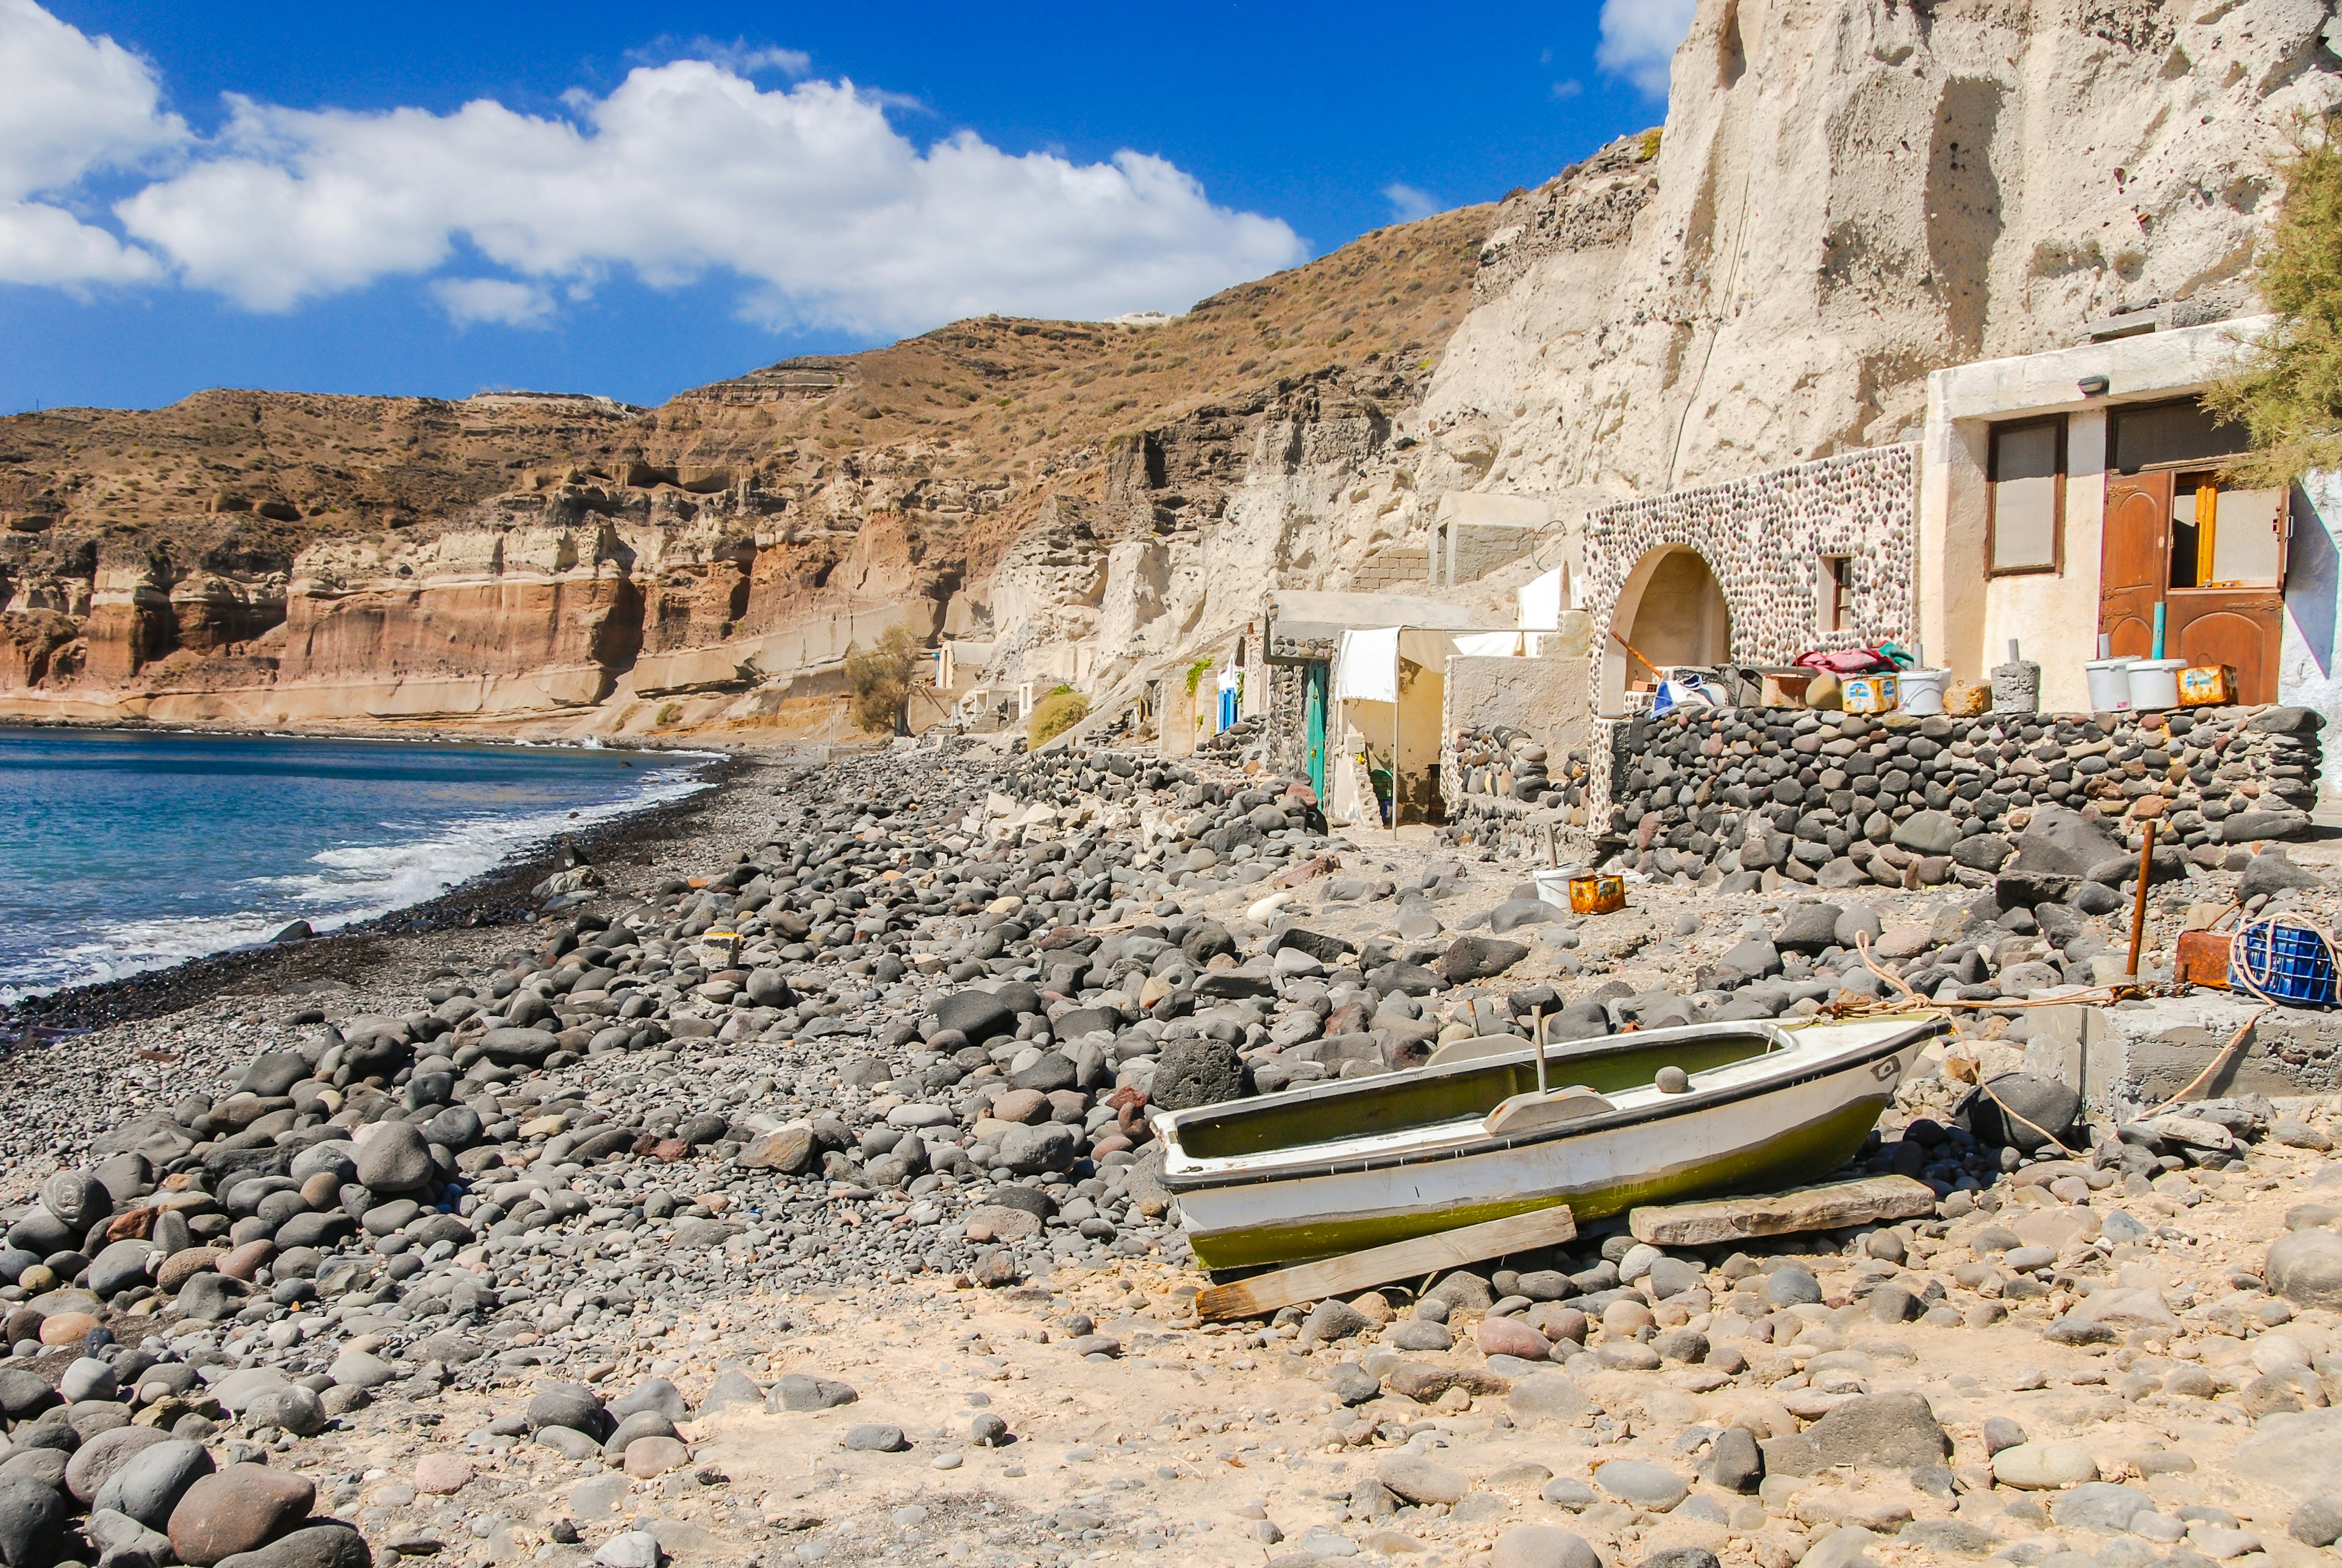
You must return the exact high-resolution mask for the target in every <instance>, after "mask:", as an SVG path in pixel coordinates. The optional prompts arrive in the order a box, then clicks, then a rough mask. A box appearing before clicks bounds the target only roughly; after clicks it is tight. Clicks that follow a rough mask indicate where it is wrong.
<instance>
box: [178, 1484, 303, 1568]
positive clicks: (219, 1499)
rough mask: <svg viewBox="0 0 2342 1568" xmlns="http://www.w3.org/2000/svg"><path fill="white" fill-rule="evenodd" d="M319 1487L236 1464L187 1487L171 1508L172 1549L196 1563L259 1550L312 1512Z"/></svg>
mask: <svg viewBox="0 0 2342 1568" xmlns="http://www.w3.org/2000/svg"><path fill="white" fill-rule="evenodd" d="M316 1495H317V1489H316V1488H315V1486H314V1485H312V1484H311V1483H309V1482H308V1481H307V1480H306V1479H305V1478H304V1477H301V1476H298V1475H295V1474H293V1473H290V1472H287V1471H283V1470H278V1469H275V1468H274V1467H272V1466H269V1465H265V1464H231V1465H228V1466H226V1467H225V1469H222V1470H218V1471H215V1472H214V1473H211V1474H209V1475H206V1476H205V1477H204V1478H203V1479H202V1480H200V1481H198V1482H196V1483H195V1484H194V1485H193V1486H190V1487H188V1488H187V1491H186V1494H185V1496H183V1497H181V1498H180V1499H179V1504H178V1506H177V1507H175V1508H174V1509H172V1510H171V1524H170V1528H169V1529H168V1530H167V1531H166V1532H165V1533H166V1534H168V1535H169V1536H170V1538H171V1550H172V1551H174V1552H175V1553H178V1554H179V1561H180V1562H182V1563H189V1564H192V1565H193V1568H211V1565H212V1564H214V1563H217V1562H219V1561H220V1560H221V1559H222V1558H225V1557H233V1556H235V1555H236V1554H237V1553H243V1552H253V1551H257V1550H258V1549H259V1548H261V1547H263V1546H265V1545H266V1544H267V1543H269V1542H271V1541H274V1540H275V1539H276V1538H277V1537H278V1536H280V1535H283V1534H284V1533H286V1532H287V1531H289V1530H291V1529H292V1528H293V1527H294V1526H295V1525H296V1524H298V1523H300V1522H301V1521H302V1520H303V1519H305V1518H306V1517H308V1513H309V1505H310V1503H314V1502H315V1501H316Z"/></svg>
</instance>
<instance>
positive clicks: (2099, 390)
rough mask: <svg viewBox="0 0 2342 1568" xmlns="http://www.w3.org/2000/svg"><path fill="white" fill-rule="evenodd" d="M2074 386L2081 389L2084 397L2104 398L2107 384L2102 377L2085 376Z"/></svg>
mask: <svg viewBox="0 0 2342 1568" xmlns="http://www.w3.org/2000/svg"><path fill="white" fill-rule="evenodd" d="M2074 385H2076V386H2077V387H2079V388H2081V391H2082V395H2083V396H2084V397H2104V396H2105V395H2106V394H2107V385H2109V384H2108V382H2107V378H2106V377H2105V376H2103V375H2086V376H2084V377H2082V379H2081V380H2079V381H2077V382H2076V383H2075V384H2074Z"/></svg>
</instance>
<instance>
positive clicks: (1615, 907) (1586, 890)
mask: <svg viewBox="0 0 2342 1568" xmlns="http://www.w3.org/2000/svg"><path fill="white" fill-rule="evenodd" d="M1569 907H1570V908H1571V909H1572V910H1573V911H1575V912H1576V914H1615V913H1616V912H1617V911H1619V910H1621V909H1624V908H1626V878H1624V877H1618V876H1573V877H1571V878H1570V879H1569Z"/></svg>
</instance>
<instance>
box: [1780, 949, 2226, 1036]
mask: <svg viewBox="0 0 2342 1568" xmlns="http://www.w3.org/2000/svg"><path fill="white" fill-rule="evenodd" d="M1854 946H1855V952H1856V954H1857V955H1858V956H1859V957H1860V958H1861V959H1862V962H1863V964H1864V966H1865V967H1866V968H1867V969H1868V970H1869V971H1870V973H1871V974H1875V975H1877V976H1878V978H1879V979H1880V980H1881V981H1882V982H1884V983H1885V984H1888V985H1892V986H1893V987H1895V989H1896V990H1897V991H1898V992H1900V993H1901V995H1900V996H1864V997H1848V998H1845V999H1843V1000H1840V1001H1836V1002H1831V1003H1828V1004H1825V1005H1824V1007H1823V1008H1822V1011H1823V1012H1825V1013H1827V1014H1829V1015H1830V1016H1831V1017H1832V1018H1863V1017H1867V1016H1870V1015H1871V1014H1879V1013H1896V1012H1901V1011H1903V1010H1905V1009H1907V1008H1910V1007H1919V1008H1943V1009H1946V1010H1949V1009H1952V1008H1956V1007H1967V1008H1975V1009H1978V1010H1981V1011H1984V1012H1990V1013H2008V1012H2022V1011H2024V1010H2026V1009H2028V1008H2034V1007H2071V1006H2073V1005H2075V1004H2079V1003H2091V1004H2096V1003H2101V1002H2122V1001H2126V1000H2127V999H2129V998H2131V997H2134V996H2179V995H2184V994H2187V990H2188V989H2189V988H2188V987H2187V986H2184V985H2179V984H2162V985H2127V984H2126V985H2093V986H2091V987H2089V988H2088V989H2087V990H2082V991H2071V992H2068V993H2067V994H2065V995H2063V996H2044V997H2042V998H2040V999H2039V1000H2037V1001H2022V1002H2020V1001H2017V1000H2015V999H2013V998H2010V997H2007V996H1995V997H1990V998H1988V999H1986V1000H1984V1001H1978V1002H1965V1001H1962V1000H1960V999H1958V998H1957V997H1949V998H1946V997H1935V996H1922V995H1921V994H1919V993H1917V991H1914V990H1912V989H1911V987H1910V986H1909V985H1908V984H1906V983H1905V982H1904V980H1903V978H1902V977H1901V976H1900V975H1897V974H1892V973H1890V972H1888V971H1887V970H1884V969H1881V968H1879V967H1878V964H1877V961H1876V960H1874V959H1873V958H1872V957H1871V956H1870V938H1869V937H1868V936H1867V935H1862V934H1857V936H1856V937H1855V939H1854Z"/></svg>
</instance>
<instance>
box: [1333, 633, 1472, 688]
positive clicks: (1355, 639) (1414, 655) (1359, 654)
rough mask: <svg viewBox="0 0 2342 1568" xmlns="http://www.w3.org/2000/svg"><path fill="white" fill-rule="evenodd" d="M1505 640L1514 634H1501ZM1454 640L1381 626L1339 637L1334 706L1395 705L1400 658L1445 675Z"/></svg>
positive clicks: (1448, 637) (1335, 656)
mask: <svg viewBox="0 0 2342 1568" xmlns="http://www.w3.org/2000/svg"><path fill="white" fill-rule="evenodd" d="M1504 635H1506V637H1507V638H1509V637H1511V636H1512V635H1513V634H1511V633H1506V634H1504ZM1455 651H1456V638H1455V636H1454V635H1453V634H1450V633H1447V632H1439V631H1434V630H1432V629H1430V628H1429V627H1426V626H1381V627H1376V628H1372V629H1369V630H1364V631H1361V630H1356V629H1352V630H1349V631H1346V632H1344V633H1343V634H1342V641H1341V644H1340V645H1339V647H1337V648H1336V651H1335V654H1334V685H1333V697H1334V700H1335V701H1336V702H1362V703H1395V702H1396V701H1398V661H1399V659H1400V658H1401V657H1402V656H1403V657H1406V658H1408V659H1411V660H1413V661H1414V662H1415V663H1416V664H1422V665H1424V666H1426V668H1428V669H1433V670H1438V671H1441V672H1443V673H1444V672H1445V671H1446V665H1447V655H1448V654H1452V653H1454V652H1455Z"/></svg>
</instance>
